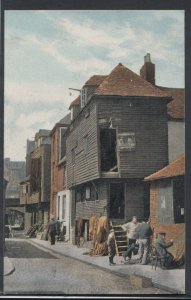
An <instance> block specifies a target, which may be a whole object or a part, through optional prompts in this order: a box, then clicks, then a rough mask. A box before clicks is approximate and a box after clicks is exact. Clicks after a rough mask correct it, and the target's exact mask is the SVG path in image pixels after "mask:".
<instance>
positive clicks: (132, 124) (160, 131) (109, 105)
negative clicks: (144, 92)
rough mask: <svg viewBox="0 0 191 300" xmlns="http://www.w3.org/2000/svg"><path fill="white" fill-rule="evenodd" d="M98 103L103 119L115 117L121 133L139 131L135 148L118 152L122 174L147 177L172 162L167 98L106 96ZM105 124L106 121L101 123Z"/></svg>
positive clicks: (125, 176)
mask: <svg viewBox="0 0 191 300" xmlns="http://www.w3.org/2000/svg"><path fill="white" fill-rule="evenodd" d="M97 103H98V104H97V105H98V119H99V120H100V119H105V120H107V121H109V119H110V118H112V124H113V127H114V128H116V129H117V133H118V134H120V133H128V132H134V133H135V140H136V148H135V150H132V151H128V150H124V149H123V150H122V149H120V151H119V153H118V157H119V159H118V160H119V161H118V163H119V170H120V175H121V177H123V178H143V177H145V176H147V175H149V174H151V173H154V172H155V171H157V170H159V169H160V168H162V167H164V166H165V165H167V164H168V128H167V111H166V101H165V100H162V99H148V98H146V99H144V98H142V99H135V98H133V99H132V98H130V97H129V98H126V99H122V98H117V99H109V98H107V99H104V98H102V99H97ZM130 103H131V104H130ZM130 105H132V106H130ZM104 126H106V125H100V127H104ZM107 126H108V125H107Z"/></svg>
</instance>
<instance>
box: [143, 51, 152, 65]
mask: <svg viewBox="0 0 191 300" xmlns="http://www.w3.org/2000/svg"><path fill="white" fill-rule="evenodd" d="M144 61H145V63H146V62H151V55H150V53H147V55H145V56H144Z"/></svg>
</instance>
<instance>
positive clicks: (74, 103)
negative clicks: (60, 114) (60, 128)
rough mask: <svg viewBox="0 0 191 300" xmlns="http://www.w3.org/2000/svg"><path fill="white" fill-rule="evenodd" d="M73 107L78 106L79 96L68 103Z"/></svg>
mask: <svg viewBox="0 0 191 300" xmlns="http://www.w3.org/2000/svg"><path fill="white" fill-rule="evenodd" d="M74 105H80V95H79V96H78V97H77V98H76V99H75V100H74V101H72V102H71V103H70V107H71V106H74ZM70 107H69V109H70Z"/></svg>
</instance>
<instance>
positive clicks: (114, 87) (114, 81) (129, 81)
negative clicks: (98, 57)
mask: <svg viewBox="0 0 191 300" xmlns="http://www.w3.org/2000/svg"><path fill="white" fill-rule="evenodd" d="M94 95H108V96H109V95H112V96H147V97H163V98H166V97H167V98H169V94H167V93H165V92H164V91H162V90H161V89H159V88H157V87H155V86H154V85H152V84H151V83H149V82H148V81H146V80H144V79H143V78H141V77H140V76H139V75H137V74H136V73H134V72H132V71H131V70H129V69H128V68H126V67H125V66H123V65H122V64H121V63H120V64H118V65H117V66H116V67H115V68H114V69H113V70H112V71H111V73H110V74H109V75H108V76H107V77H106V78H105V79H104V80H103V82H102V83H101V84H100V85H99V87H98V88H97V89H96V91H95V92H94Z"/></svg>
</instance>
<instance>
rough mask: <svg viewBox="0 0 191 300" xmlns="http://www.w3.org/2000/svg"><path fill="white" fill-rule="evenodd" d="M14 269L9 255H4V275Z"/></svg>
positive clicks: (9, 273)
mask: <svg viewBox="0 0 191 300" xmlns="http://www.w3.org/2000/svg"><path fill="white" fill-rule="evenodd" d="M14 271H15V266H14V264H13V262H12V261H11V260H10V258H9V257H7V256H5V257H4V276H7V275H11V274H12V273H13V272H14Z"/></svg>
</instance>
